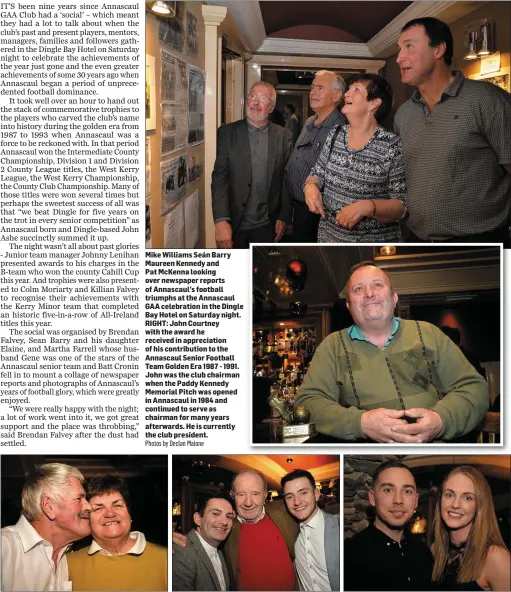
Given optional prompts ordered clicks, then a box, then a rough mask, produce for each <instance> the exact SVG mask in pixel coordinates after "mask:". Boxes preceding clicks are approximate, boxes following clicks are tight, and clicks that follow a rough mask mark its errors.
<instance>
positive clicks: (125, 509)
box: [67, 475, 168, 591]
mask: <svg viewBox="0 0 511 592" xmlns="http://www.w3.org/2000/svg"><path fill="white" fill-rule="evenodd" d="M87 499H88V500H89V503H90V506H91V515H90V526H91V530H92V538H93V539H94V540H93V541H92V544H91V546H90V547H89V548H84V549H81V550H80V551H78V552H76V553H70V554H68V556H67V557H68V565H69V579H70V580H71V582H72V586H73V587H72V589H73V590H124V591H127V590H160V591H161V590H168V581H167V563H168V559H167V549H166V548H165V547H160V546H159V545H154V544H152V543H149V542H146V539H145V536H144V535H143V533H141V532H138V531H131V516H130V498H129V492H128V488H127V485H126V483H125V482H124V480H123V479H121V478H120V477H118V476H117V475H104V476H103V477H96V478H93V479H91V480H90V481H89V482H88V484H87Z"/></svg>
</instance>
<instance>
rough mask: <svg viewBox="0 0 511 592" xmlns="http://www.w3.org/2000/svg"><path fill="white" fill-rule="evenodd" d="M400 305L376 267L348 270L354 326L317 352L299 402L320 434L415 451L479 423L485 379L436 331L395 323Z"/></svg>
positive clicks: (348, 303)
mask: <svg viewBox="0 0 511 592" xmlns="http://www.w3.org/2000/svg"><path fill="white" fill-rule="evenodd" d="M397 300H398V296H397V294H396V292H395V290H394V287H393V285H392V281H391V279H390V277H389V275H388V274H387V273H386V272H384V271H383V270H382V269H380V268H378V267H376V265H375V264H374V262H371V261H362V262H361V263H359V264H357V265H355V266H354V267H353V268H352V270H351V275H350V277H349V278H348V282H347V284H346V306H347V307H348V310H349V311H350V313H351V316H352V318H353V321H354V324H353V325H352V326H351V327H349V328H348V329H343V330H342V331H338V332H336V333H332V334H330V335H329V336H328V337H327V338H326V339H324V340H323V342H322V343H321V344H320V346H319V347H318V348H317V349H316V352H315V354H314V357H313V359H312V362H311V364H310V367H309V371H308V372H307V374H306V376H305V379H304V381H303V383H302V385H301V387H300V389H299V391H298V396H297V401H296V403H297V405H305V406H306V407H307V408H308V409H309V411H310V414H311V421H312V422H314V423H315V424H316V428H317V430H318V431H319V432H321V433H322V434H326V435H329V436H334V437H336V438H341V439H343V440H356V439H361V440H362V441H363V440H366V441H367V440H374V441H377V442H386V443H395V442H399V443H417V444H418V443H421V442H429V441H431V440H434V439H439V440H453V439H455V438H459V437H461V436H464V435H465V434H468V432H470V431H471V430H473V429H474V428H476V426H477V425H478V424H479V423H480V422H481V421H482V419H483V417H484V414H485V412H486V410H487V409H488V405H489V395H488V385H487V383H486V381H485V380H484V378H483V377H482V376H481V375H480V374H478V373H477V372H476V370H475V369H474V368H473V367H472V366H471V365H470V363H469V362H468V361H467V359H466V358H465V356H464V355H463V354H462V353H461V351H460V350H459V348H457V347H456V346H455V345H454V343H453V342H452V341H451V340H450V339H449V338H448V337H447V336H446V335H444V334H443V333H442V331H440V329H438V328H437V327H435V326H434V325H431V324H430V323H425V322H423V321H412V320H403V319H399V318H397V317H395V316H394V308H395V306H396V304H397ZM408 422H410V423H408Z"/></svg>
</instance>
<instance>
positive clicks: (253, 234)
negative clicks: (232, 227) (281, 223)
mask: <svg viewBox="0 0 511 592" xmlns="http://www.w3.org/2000/svg"><path fill="white" fill-rule="evenodd" d="M232 242H233V243H234V248H235V249H248V248H249V246H250V243H273V242H275V229H274V228H273V226H272V225H271V224H266V225H265V226H258V227H257V228H246V229H243V230H241V229H239V228H238V230H236V232H235V233H234V234H233V237H232Z"/></svg>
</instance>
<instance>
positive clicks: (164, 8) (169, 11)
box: [151, 0, 176, 17]
mask: <svg viewBox="0 0 511 592" xmlns="http://www.w3.org/2000/svg"><path fill="white" fill-rule="evenodd" d="M175 5H176V3H175V2H163V1H162V0H157V2H154V3H153V5H152V6H151V10H152V11H153V12H155V13H156V14H159V15H160V16H166V17H172V16H176V9H175Z"/></svg>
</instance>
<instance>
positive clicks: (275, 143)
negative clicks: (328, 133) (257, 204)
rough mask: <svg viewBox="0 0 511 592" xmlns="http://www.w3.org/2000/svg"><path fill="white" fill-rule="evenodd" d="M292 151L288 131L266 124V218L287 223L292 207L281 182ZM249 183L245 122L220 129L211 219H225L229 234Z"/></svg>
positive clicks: (240, 213) (239, 214)
mask: <svg viewBox="0 0 511 592" xmlns="http://www.w3.org/2000/svg"><path fill="white" fill-rule="evenodd" d="M292 148H293V144H292V140H291V134H290V133H289V131H288V130H286V129H284V128H283V127H280V126H279V125H275V124H273V123H270V124H269V125H268V187H269V190H268V215H269V218H270V222H271V224H272V225H275V222H276V221H277V220H282V221H283V222H286V223H287V224H290V223H291V211H292V204H291V200H290V198H289V195H288V192H287V188H286V184H285V182H284V168H285V166H286V164H287V161H288V159H289V156H290V154H291V150H292ZM251 183H252V164H251V159H250V145H249V143H248V128H247V122H246V120H245V119H243V120H241V121H235V122H234V123H228V124H226V125H222V126H220V128H219V129H218V135H217V151H216V160H215V167H214V169H213V175H212V182H211V193H212V198H213V218H214V219H215V221H216V220H218V219H222V218H229V219H230V221H231V226H232V230H233V232H235V231H236V229H237V228H238V226H239V223H240V222H241V218H242V216H243V212H244V211H245V207H246V205H247V202H248V196H249V194H250V186H251Z"/></svg>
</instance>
